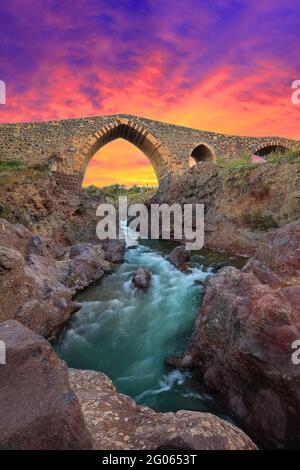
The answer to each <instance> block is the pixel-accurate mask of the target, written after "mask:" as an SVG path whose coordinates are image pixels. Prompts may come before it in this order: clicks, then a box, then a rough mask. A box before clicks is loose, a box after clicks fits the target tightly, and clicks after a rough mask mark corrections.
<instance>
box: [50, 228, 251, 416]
mask: <svg viewBox="0 0 300 470" xmlns="http://www.w3.org/2000/svg"><path fill="white" fill-rule="evenodd" d="M129 238H130V237H129ZM127 245H128V247H127V249H126V255H125V261H124V263H122V264H121V265H120V266H119V267H118V268H117V269H116V271H115V272H114V273H112V274H110V275H107V276H105V277H104V278H103V279H101V280H100V281H99V282H97V283H96V284H95V285H93V286H90V287H89V288H87V289H86V290H85V291H84V292H82V293H81V294H79V295H77V298H76V300H78V301H80V302H81V303H82V308H81V310H80V311H79V312H77V313H76V314H75V315H74V316H73V318H72V320H71V322H70V323H69V325H68V327H67V329H66V330H65V331H64V332H63V333H62V334H61V335H60V337H59V338H58V340H57V341H56V343H55V344H54V347H55V349H56V351H57V353H58V354H59V355H60V356H61V357H62V358H63V359H64V360H65V361H66V362H67V364H68V366H69V367H74V368H80V369H92V370H96V371H101V372H104V373H105V374H107V375H108V376H109V377H110V378H111V379H112V381H113V383H114V384H115V386H116V387H117V389H118V390H119V391H120V392H122V393H124V394H126V395H129V396H131V397H132V398H134V399H135V401H136V402H137V403H139V404H143V405H147V406H150V407H151V408H153V409H154V410H156V411H162V412H165V411H177V410H180V409H186V410H194V411H208V412H211V413H214V414H217V415H218V416H221V417H223V418H228V417H226V416H225V415H224V413H223V412H222V410H221V409H220V408H219V406H218V405H217V404H216V402H215V400H214V398H213V397H212V396H211V395H208V394H207V393H205V392H204V391H202V390H201V388H200V386H199V384H198V383H197V382H195V380H193V378H192V376H191V374H190V373H189V372H182V371H180V370H178V369H172V368H169V367H168V366H166V364H165V358H166V357H167V356H170V355H174V354H178V353H180V352H182V351H183V350H184V348H185V346H186V344H187V342H188V340H189V338H190V336H191V332H192V328H193V323H194V320H195V317H196V315H197V312H198V310H199V307H200V305H201V302H202V298H203V287H202V286H201V285H199V284H195V281H197V280H201V281H204V280H205V279H206V277H207V276H209V275H212V273H213V271H214V269H213V266H214V265H215V264H216V263H218V262H220V261H224V260H226V261H228V260H230V263H231V264H234V265H238V266H240V265H241V264H243V263H244V261H243V260H241V259H238V258H229V257H224V256H220V255H217V254H215V253H211V252H200V253H194V254H193V258H192V261H193V262H194V265H193V268H192V271H191V273H190V274H184V273H182V272H180V271H179V270H177V269H176V268H175V267H174V266H173V265H171V264H170V263H169V261H168V260H167V259H166V255H167V254H168V253H170V251H171V250H172V248H174V245H173V244H171V243H168V242H163V241H156V242H147V243H146V242H144V243H139V244H138V245H137V246H134V242H133V243H132V241H131V240H130V239H128V240H127ZM132 245H133V246H132ZM140 266H142V267H145V268H148V269H149V270H150V271H151V273H152V278H151V285H150V287H149V288H148V289H147V290H146V291H141V290H138V289H135V288H133V286H132V282H131V279H132V275H133V273H134V271H136V269H137V268H138V267H140Z"/></svg>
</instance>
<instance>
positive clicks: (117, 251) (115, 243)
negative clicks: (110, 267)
mask: <svg viewBox="0 0 300 470" xmlns="http://www.w3.org/2000/svg"><path fill="white" fill-rule="evenodd" d="M101 247H102V249H103V251H104V253H105V259H106V261H109V262H110V263H121V262H122V261H123V259H124V255H125V241H124V240H103V241H102V242H101Z"/></svg>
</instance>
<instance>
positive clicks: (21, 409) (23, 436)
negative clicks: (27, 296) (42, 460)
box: [0, 320, 92, 450]
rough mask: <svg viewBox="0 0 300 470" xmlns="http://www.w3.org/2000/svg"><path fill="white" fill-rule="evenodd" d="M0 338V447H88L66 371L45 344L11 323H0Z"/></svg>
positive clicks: (45, 342) (39, 337) (90, 442)
mask: <svg viewBox="0 0 300 470" xmlns="http://www.w3.org/2000/svg"><path fill="white" fill-rule="evenodd" d="M0 340H1V341H4V343H5V346H6V364H5V365H0V383H1V387H0V416H1V420H0V448H1V449H26V450H27V449H36V450H40V449H41V450H48V449H51V450H52V449H89V448H91V446H92V441H91V437H90V434H89V432H88V430H87V429H86V427H85V423H84V419H83V415H82V412H81V408H80V405H79V402H78V400H77V398H76V396H75V394H74V393H73V391H72V389H71V388H70V385H69V381H68V369H67V367H66V365H65V363H64V362H62V361H61V360H60V359H59V358H58V356H57V355H56V354H55V352H54V351H53V349H52V348H51V346H50V344H49V343H48V341H46V340H44V339H43V338H42V337H41V336H39V335H36V334H35V333H33V332H32V331H31V330H29V329H28V328H26V327H24V326H22V325H21V324H20V323H18V322H17V321H13V320H11V321H6V322H3V323H1V324H0Z"/></svg>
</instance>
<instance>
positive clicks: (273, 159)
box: [217, 148, 300, 170]
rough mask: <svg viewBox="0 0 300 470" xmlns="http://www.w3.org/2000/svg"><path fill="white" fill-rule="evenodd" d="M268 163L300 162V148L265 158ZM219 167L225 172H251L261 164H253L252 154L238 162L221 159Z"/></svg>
mask: <svg viewBox="0 0 300 470" xmlns="http://www.w3.org/2000/svg"><path fill="white" fill-rule="evenodd" d="M264 158H265V159H266V160H267V162H268V163H296V162H299V161H300V148H297V149H293V150H287V151H286V152H284V153H278V152H273V153H270V154H269V155H266V156H265V157H264ZM217 163H218V166H219V167H220V168H222V169H224V170H231V169H236V170H249V169H251V168H256V167H257V166H258V165H260V163H253V162H252V161H251V154H250V153H244V155H243V156H242V158H239V159H236V160H228V159H226V158H222V157H221V158H219V159H218V160H217Z"/></svg>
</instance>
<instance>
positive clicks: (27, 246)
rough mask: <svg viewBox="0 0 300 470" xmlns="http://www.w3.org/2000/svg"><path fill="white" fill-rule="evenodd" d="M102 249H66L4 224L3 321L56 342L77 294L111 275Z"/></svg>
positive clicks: (0, 227) (0, 240)
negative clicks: (15, 322)
mask: <svg viewBox="0 0 300 470" xmlns="http://www.w3.org/2000/svg"><path fill="white" fill-rule="evenodd" d="M104 257H105V254H104V252H103V250H102V248H101V246H100V245H99V244H98V245H94V244H91V243H78V244H76V245H74V246H72V247H71V248H70V247H69V248H68V249H67V248H63V247H61V246H59V245H57V244H55V243H54V242H53V241H52V240H51V239H49V238H47V237H45V236H40V235H32V234H31V232H30V231H29V230H27V229H26V228H25V227H23V226H22V225H18V224H16V225H12V224H9V223H8V222H6V221H1V220H0V277H1V282H0V298H1V302H0V321H4V320H8V319H15V320H17V321H19V322H20V323H22V324H23V325H25V326H28V327H29V328H31V329H32V330H33V331H35V332H36V333H39V334H42V335H43V336H45V337H46V338H49V339H52V338H54V337H55V336H57V334H58V333H59V332H60V331H61V330H62V328H63V327H64V326H65V325H66V324H67V322H68V321H69V320H70V317H71V315H73V313H74V312H76V311H77V310H78V309H79V308H80V305H79V304H78V302H75V301H74V300H73V296H74V293H75V292H77V291H79V290H81V289H83V288H84V287H86V286H88V285H89V284H91V283H93V282H95V281H97V280H98V279H100V278H101V277H102V276H103V275H104V274H105V273H106V272H109V271H110V269H111V268H110V263H108V262H107V261H105V259H104Z"/></svg>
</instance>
